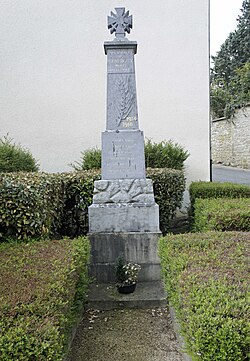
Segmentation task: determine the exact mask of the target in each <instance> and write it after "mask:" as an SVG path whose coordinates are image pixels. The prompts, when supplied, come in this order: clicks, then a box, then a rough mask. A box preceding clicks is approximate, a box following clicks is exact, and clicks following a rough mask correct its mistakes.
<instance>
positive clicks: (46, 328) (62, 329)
mask: <svg viewBox="0 0 250 361" xmlns="http://www.w3.org/2000/svg"><path fill="white" fill-rule="evenodd" d="M88 259H89V242H88V241H87V239H86V238H82V239H75V240H71V241H69V240H60V241H41V242H33V243H27V244H25V245H23V244H22V245H21V244H5V245H1V248H0V279H1V280H0V354H1V356H0V358H1V360H2V361H11V360H19V361H33V360H41V361H42V360H44V361H48V360H53V361H59V360H62V359H63V356H64V354H65V352H66V348H67V345H68V340H69V337H70V336H71V335H70V333H69V331H70V329H71V327H72V325H73V324H74V323H75V322H76V318H77V317H78V315H79V311H80V306H81V307H82V305H80V303H79V300H81V302H84V301H85V300H86V289H87V285H88V277H87V262H88Z"/></svg>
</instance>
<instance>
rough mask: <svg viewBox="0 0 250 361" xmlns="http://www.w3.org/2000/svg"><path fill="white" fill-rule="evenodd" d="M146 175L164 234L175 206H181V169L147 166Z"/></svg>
mask: <svg viewBox="0 0 250 361" xmlns="http://www.w3.org/2000/svg"><path fill="white" fill-rule="evenodd" d="M147 177H148V178H150V179H152V182H153V187H154V195H155V201H156V203H157V204H158V205H159V212H160V215H159V218H160V229H161V231H162V233H163V234H166V233H167V231H168V230H169V228H170V220H171V219H172V218H173V217H174V215H175V211H176V208H177V207H180V206H181V203H182V198H183V192H184V190H185V177H184V174H183V172H182V171H180V170H175V169H167V168H159V169H157V168H147Z"/></svg>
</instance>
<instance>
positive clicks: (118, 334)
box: [66, 308, 183, 361]
mask: <svg viewBox="0 0 250 361" xmlns="http://www.w3.org/2000/svg"><path fill="white" fill-rule="evenodd" d="M178 347H179V346H178V342H177V339H176V335H175V332H174V330H173V325H172V321H171V318H170V314H169V312H168V309H167V308H159V309H147V310H142V309H139V310H138V309H132V310H129V309H126V310H112V311H98V310H88V311H87V312H86V313H85V315H84V318H83V320H82V321H81V323H80V325H79V328H78V331H77V333H76V337H75V339H74V342H73V344H72V347H71V351H70V354H69V355H68V358H67V360H66V361H118V360H119V361H183V358H182V355H181V353H180V351H179V348H178Z"/></svg>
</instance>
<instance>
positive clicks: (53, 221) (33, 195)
mask: <svg viewBox="0 0 250 361" xmlns="http://www.w3.org/2000/svg"><path fill="white" fill-rule="evenodd" d="M62 195H63V183H62V180H61V179H60V177H57V176H56V175H48V174H43V173H0V237H1V238H2V237H4V238H6V237H10V238H15V239H27V238H36V237H41V238H43V237H48V236H49V235H50V234H53V233H55V232H56V231H57V229H59V227H60V219H61V214H62V210H63V197H62Z"/></svg>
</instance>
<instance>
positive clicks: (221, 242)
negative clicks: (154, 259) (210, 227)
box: [159, 232, 250, 361]
mask: <svg viewBox="0 0 250 361" xmlns="http://www.w3.org/2000/svg"><path fill="white" fill-rule="evenodd" d="M249 243H250V233H247V232H245V233H244V232H207V233H204V234H202V233H195V234H183V235H178V236H170V235H168V236H166V237H165V238H164V237H162V238H161V239H160V243H159V254H160V258H161V263H162V269H163V274H164V280H165V285H166V290H167V292H168V296H169V300H170V303H171V305H172V306H174V307H175V310H176V313H177V317H178V319H179V321H180V325H181V329H182V332H183V335H184V338H185V341H186V345H187V348H188V351H189V352H190V354H191V355H192V359H193V360H194V361H195V360H199V361H210V360H213V361H244V360H245V361H247V360H248V359H249V347H250V340H249V334H250V322H249V321H250V319H249V315H250V312H249V311H250V307H249V302H248V301H247V300H248V298H247V294H248V290H249V283H250V279H249V272H248V252H249Z"/></svg>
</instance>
